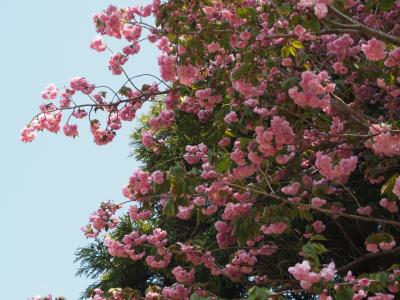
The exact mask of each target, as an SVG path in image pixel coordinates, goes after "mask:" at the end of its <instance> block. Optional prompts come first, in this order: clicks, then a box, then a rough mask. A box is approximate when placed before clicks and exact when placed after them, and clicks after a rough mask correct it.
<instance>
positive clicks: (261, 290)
mask: <svg viewBox="0 0 400 300" xmlns="http://www.w3.org/2000/svg"><path fill="white" fill-rule="evenodd" d="M273 295H274V293H273V292H271V291H270V290H267V289H266V288H265V287H258V286H253V287H251V288H250V289H249V297H248V299H249V300H266V299H268V298H270V297H272V296H273Z"/></svg>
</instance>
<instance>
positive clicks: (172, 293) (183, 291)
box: [162, 284, 189, 300]
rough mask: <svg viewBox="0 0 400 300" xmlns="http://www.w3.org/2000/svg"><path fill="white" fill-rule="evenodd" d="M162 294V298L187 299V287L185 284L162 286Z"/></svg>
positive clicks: (172, 299)
mask: <svg viewBox="0 0 400 300" xmlns="http://www.w3.org/2000/svg"><path fill="white" fill-rule="evenodd" d="M162 295H163V297H164V299H171V300H188V299H189V289H187V288H185V286H183V285H182V284H174V285H173V286H166V287H164V288H163V291H162Z"/></svg>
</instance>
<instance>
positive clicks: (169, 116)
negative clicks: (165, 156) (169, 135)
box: [149, 109, 175, 131]
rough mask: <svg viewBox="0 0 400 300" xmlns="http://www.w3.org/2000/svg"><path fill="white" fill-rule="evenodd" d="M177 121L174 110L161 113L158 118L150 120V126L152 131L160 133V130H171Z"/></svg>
mask: <svg viewBox="0 0 400 300" xmlns="http://www.w3.org/2000/svg"><path fill="white" fill-rule="evenodd" d="M174 120H175V113H174V111H172V110H167V109H165V110H163V111H161V113H160V115H159V116H158V117H153V118H151V119H150V120H149V125H150V127H151V130H152V131H158V130H160V128H162V127H165V128H169V127H171V126H172V124H173V123H174Z"/></svg>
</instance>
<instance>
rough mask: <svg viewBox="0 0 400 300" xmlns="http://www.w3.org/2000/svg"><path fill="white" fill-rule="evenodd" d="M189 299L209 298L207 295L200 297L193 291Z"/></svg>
mask: <svg viewBox="0 0 400 300" xmlns="http://www.w3.org/2000/svg"><path fill="white" fill-rule="evenodd" d="M189 299H190V300H208V299H210V298H209V297H201V296H199V295H198V294H197V293H193V294H191V295H190V298H189Z"/></svg>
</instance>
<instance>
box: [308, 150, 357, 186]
mask: <svg viewBox="0 0 400 300" xmlns="http://www.w3.org/2000/svg"><path fill="white" fill-rule="evenodd" d="M316 158H317V159H316V161H315V166H316V167H317V168H318V170H319V172H320V173H321V174H322V175H323V176H324V177H326V178H327V179H329V180H335V181H340V182H343V181H347V178H348V176H349V175H350V174H351V173H352V172H353V171H354V170H355V169H356V167H357V162H358V157H357V156H351V157H349V158H343V159H341V160H340V161H339V164H338V165H336V166H333V165H332V159H331V158H330V157H329V156H328V155H324V154H322V153H321V152H317V153H316Z"/></svg>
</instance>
